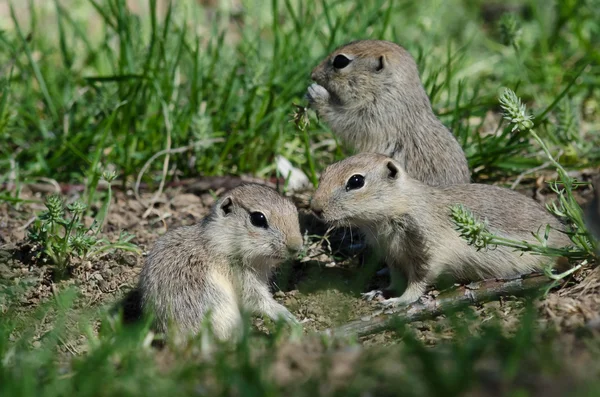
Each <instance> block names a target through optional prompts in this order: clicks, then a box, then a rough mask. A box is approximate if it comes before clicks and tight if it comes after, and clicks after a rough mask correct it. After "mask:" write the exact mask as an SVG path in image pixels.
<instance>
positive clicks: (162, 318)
mask: <svg viewBox="0 0 600 397" xmlns="http://www.w3.org/2000/svg"><path fill="white" fill-rule="evenodd" d="M302 245H303V239H302V234H301V233H300V226H299V222H298V212H297V210H296V207H295V206H294V204H293V203H292V202H291V201H290V200H288V199H286V198H284V197H282V196H281V195H279V194H278V193H277V192H276V191H275V190H273V189H271V188H268V187H265V186H261V185H257V184H247V185H242V186H239V187H236V188H235V189H233V190H231V191H230V192H228V193H226V194H225V195H224V196H222V197H221V198H220V199H219V200H218V201H217V202H216V204H215V205H214V206H213V208H212V210H211V213H210V214H209V215H208V216H207V217H206V218H204V219H203V220H202V221H201V222H200V223H199V224H197V225H194V226H184V227H179V228H177V229H174V230H171V231H169V232H167V233H166V234H165V235H164V236H162V237H161V238H159V240H158V241H157V242H156V244H155V245H154V247H153V249H152V251H151V252H150V253H149V255H148V258H147V259H146V264H145V266H144V268H143V269H142V272H141V274H140V281H139V287H140V291H141V294H142V305H143V307H144V309H146V310H150V311H152V312H153V313H154V314H155V317H156V327H157V328H158V330H159V331H166V330H167V325H169V324H170V323H171V324H172V325H174V326H175V327H176V328H177V329H178V331H181V332H183V333H193V332H197V331H198V330H199V328H200V326H201V323H202V321H203V318H204V317H205V315H206V314H207V313H208V312H209V311H210V319H211V323H212V326H213V331H214V333H215V335H216V336H217V337H218V338H221V339H227V338H230V337H235V336H236V335H235V334H236V332H237V331H238V330H239V325H240V321H241V313H240V309H241V308H243V309H245V310H249V311H252V312H256V313H263V314H266V315H267V316H269V317H270V318H272V319H274V320H276V319H279V318H282V319H284V320H286V321H288V322H292V323H296V322H297V320H296V318H295V317H294V316H293V315H292V314H291V313H290V312H289V311H288V310H287V309H286V308H285V307H284V306H282V305H281V304H279V303H277V302H276V301H275V300H274V299H273V297H272V296H271V293H270V292H269V287H268V279H269V276H270V275H271V272H272V270H273V268H274V267H276V266H277V265H279V264H281V263H282V262H283V261H284V260H285V259H286V258H287V257H289V256H290V255H293V254H297V253H298V251H299V250H300V249H301V248H302Z"/></svg>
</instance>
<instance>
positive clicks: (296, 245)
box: [287, 237, 304, 255]
mask: <svg viewBox="0 0 600 397" xmlns="http://www.w3.org/2000/svg"><path fill="white" fill-rule="evenodd" d="M303 245H304V242H303V241H302V237H298V238H294V239H291V240H290V242H289V243H288V246H287V249H288V252H289V253H290V255H295V254H297V253H298V252H300V251H301V250H302V247H303Z"/></svg>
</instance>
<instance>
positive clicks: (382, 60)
mask: <svg viewBox="0 0 600 397" xmlns="http://www.w3.org/2000/svg"><path fill="white" fill-rule="evenodd" d="M386 61H387V60H386V59H385V55H382V56H380V57H379V59H378V60H377V68H376V69H375V70H376V71H378V72H379V71H381V70H383V68H384V67H385V64H386Z"/></svg>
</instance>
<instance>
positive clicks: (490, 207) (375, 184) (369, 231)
mask: <svg viewBox="0 0 600 397" xmlns="http://www.w3.org/2000/svg"><path fill="white" fill-rule="evenodd" d="M456 204H462V205H464V206H466V207H467V208H468V209H470V210H471V211H472V212H473V214H474V215H475V216H477V217H479V218H480V219H486V220H487V221H488V225H489V229H490V231H491V232H494V233H496V234H497V235H499V236H502V237H507V238H511V239H515V240H519V241H528V242H531V243H535V242H537V240H536V239H535V237H534V236H533V234H532V233H535V232H537V231H538V230H541V231H542V233H543V231H544V228H545V227H546V225H550V227H551V228H552V230H551V231H550V233H549V239H548V245H549V246H556V247H562V246H567V245H570V239H569V238H568V236H567V235H566V234H564V233H563V232H562V230H564V228H563V225H562V223H561V222H559V220H558V219H556V218H555V217H554V216H553V215H551V214H550V213H548V212H547V211H546V210H545V209H544V208H543V207H542V206H541V205H539V204H538V203H537V202H535V201H534V200H533V199H531V198H528V197H526V196H524V195H522V194H520V193H517V192H515V191H512V190H510V189H506V188H501V187H497V186H492V185H483V184H463V185H451V186H445V187H434V186H428V185H425V184H423V183H421V182H419V181H417V180H415V179H413V178H411V177H410V176H409V175H408V174H407V173H406V172H405V171H404V170H403V169H402V167H401V165H400V163H399V162H398V161H396V160H394V159H392V158H390V157H387V156H384V155H381V154H375V153H361V154H358V155H355V156H352V157H349V158H347V159H345V160H343V161H340V162H338V163H335V164H332V165H330V166H329V167H327V169H326V170H325V171H324V173H323V174H322V176H321V179H320V182H319V187H318V189H317V191H316V193H315V195H314V197H313V199H312V203H311V207H312V209H313V211H314V212H315V213H317V214H318V215H319V216H321V217H322V218H323V219H324V220H325V221H327V222H330V223H333V224H338V225H345V226H347V225H352V226H357V227H359V228H360V229H361V230H362V231H363V232H364V234H365V236H366V238H367V241H368V242H369V245H371V246H372V247H373V248H374V249H376V250H379V251H380V252H381V253H382V254H383V255H384V256H385V258H386V260H387V263H388V266H389V267H390V274H391V277H392V279H391V285H390V287H389V289H390V290H395V289H397V288H398V285H399V281H401V280H402V277H401V276H402V275H404V276H405V278H406V280H407V282H408V285H407V288H406V290H405V292H404V293H403V294H402V296H400V297H399V298H392V299H388V300H387V301H385V302H384V303H386V304H406V303H411V302H414V301H415V300H417V299H418V298H419V297H420V296H421V295H422V294H423V293H424V292H425V290H426V287H427V286H428V284H430V283H431V282H433V281H434V280H435V279H436V278H437V277H438V276H439V275H441V274H442V273H450V274H452V275H454V276H455V277H457V278H459V279H462V280H476V279H482V278H506V277H512V276H517V275H519V274H524V273H529V272H531V271H535V270H540V269H542V268H543V266H544V265H545V264H547V263H550V262H552V261H553V259H551V258H548V257H543V256H537V255H532V254H529V253H520V252H515V251H514V250H513V249H512V248H507V247H502V246H497V247H495V248H493V249H492V248H490V249H482V250H480V251H477V250H476V249H475V248H474V247H472V246H469V245H468V244H467V242H466V241H465V240H463V239H462V238H461V237H460V235H459V233H458V232H457V231H456V230H455V229H454V224H453V222H452V220H451V218H450V213H451V206H453V205H456ZM540 228H541V229H540ZM554 229H557V230H554Z"/></svg>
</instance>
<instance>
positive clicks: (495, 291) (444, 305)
mask: <svg viewBox="0 0 600 397" xmlns="http://www.w3.org/2000/svg"><path fill="white" fill-rule="evenodd" d="M551 282H552V280H549V279H548V277H546V276H545V275H543V274H535V275H528V276H522V277H517V278H514V279H491V280H482V281H477V282H472V283H470V284H467V285H461V286H458V287H455V288H450V289H447V290H444V291H442V292H441V293H440V294H439V295H438V296H437V297H435V298H433V297H430V298H427V297H422V298H421V299H419V300H418V301H416V302H415V303H413V304H410V305H407V306H401V307H396V308H391V309H385V310H381V311H378V312H376V313H375V314H374V315H371V316H368V317H363V318H362V319H360V320H354V321H351V322H349V323H347V324H344V325H342V326H340V327H338V328H335V329H327V330H325V331H324V332H325V333H327V334H330V335H333V336H341V337H347V336H358V337H360V336H366V335H372V334H375V333H379V332H382V331H385V330H388V329H392V328H394V325H395V324H397V323H398V322H399V321H402V322H409V323H410V322H413V321H420V320H424V319H427V318H432V317H436V316H439V315H441V314H444V313H446V312H447V311H449V310H454V309H457V308H460V307H462V306H465V305H472V304H477V303H483V302H488V301H492V300H496V299H498V298H500V297H502V296H511V295H523V294H525V293H527V292H534V291H536V290H539V289H541V288H542V287H546V286H548V285H549V284H550V283H551Z"/></svg>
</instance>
